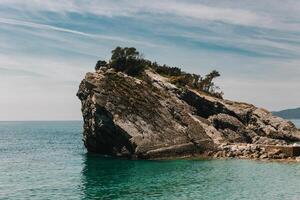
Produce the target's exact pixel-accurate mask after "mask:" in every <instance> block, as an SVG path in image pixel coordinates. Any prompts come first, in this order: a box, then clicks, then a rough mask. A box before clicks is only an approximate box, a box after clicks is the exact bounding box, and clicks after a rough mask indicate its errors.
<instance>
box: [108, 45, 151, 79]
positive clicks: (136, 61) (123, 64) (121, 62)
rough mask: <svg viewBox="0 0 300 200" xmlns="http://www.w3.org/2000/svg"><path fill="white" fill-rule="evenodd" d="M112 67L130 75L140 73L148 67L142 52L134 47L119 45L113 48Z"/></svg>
mask: <svg viewBox="0 0 300 200" xmlns="http://www.w3.org/2000/svg"><path fill="white" fill-rule="evenodd" d="M111 53H112V56H111V60H110V63H109V64H110V67H112V68H114V69H116V70H117V71H122V72H125V73H127V74H129V75H138V74H139V73H140V72H141V71H143V69H144V68H145V67H146V66H145V62H144V60H143V59H141V56H140V53H139V52H138V51H137V50H136V48H134V47H125V48H122V47H117V48H115V49H114V50H112V52H111Z"/></svg>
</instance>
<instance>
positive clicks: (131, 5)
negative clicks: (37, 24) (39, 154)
mask: <svg viewBox="0 0 300 200" xmlns="http://www.w3.org/2000/svg"><path fill="white" fill-rule="evenodd" d="M213 2H215V3H214V6H213V5H210V4H207V1H198V2H195V1H185V2H183V1H168V0H153V1H139V0H136V1H132V0H120V1H112V0H100V1H99V0H89V1H84V2H81V1H77V0H69V1H61V0H58V1H51V0H2V2H1V4H2V5H5V6H8V7H11V8H14V9H19V10H24V9H25V10H28V11H32V12H35V11H49V12H54V13H60V14H66V13H79V14H82V15H84V14H94V15H100V16H107V17H115V16H127V17H141V16H142V15H147V14H150V15H152V16H154V17H157V16H158V15H160V16H173V17H178V18H186V19H192V20H194V23H195V24H197V20H209V21H217V22H224V23H230V24H237V25H243V26H253V27H265V28H272V29H287V28H288V29H293V30H299V24H298V23H294V22H293V21H289V20H288V18H287V17H286V16H285V15H286V14H288V13H287V12H284V13H281V12H280V9H279V10H277V12H276V13H273V12H272V8H273V7H276V8H278V6H277V5H278V4H281V2H280V1H268V2H267V3H263V2H262V4H264V6H263V7H265V8H266V9H265V10H262V8H261V7H262V6H260V4H259V3H258V4H257V5H256V8H257V9H256V10H257V11H259V12H255V10H254V9H247V7H246V8H242V7H238V6H235V5H236V3H235V1H226V2H227V3H226V4H224V3H223V4H222V3H220V2H218V1H213ZM224 2H225V1H224ZM293 3H294V4H295V6H293V9H291V7H292V6H289V7H287V5H284V6H283V7H282V9H284V10H285V11H286V10H287V9H289V10H293V13H295V12H297V11H299V10H300V8H299V6H300V4H299V3H297V2H296V1H293ZM218 4H220V5H223V6H222V7H221V6H218ZM276 4H277V5H276ZM290 4H291V3H290ZM290 4H288V5H290ZM251 5H253V4H251ZM252 7H253V6H252ZM252 7H250V8H252ZM268 8H269V9H268ZM270 8H271V9H270ZM288 16H290V15H288Z"/></svg>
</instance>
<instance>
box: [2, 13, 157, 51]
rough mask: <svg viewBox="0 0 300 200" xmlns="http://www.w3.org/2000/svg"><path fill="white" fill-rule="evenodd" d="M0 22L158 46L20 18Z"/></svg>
mask: <svg viewBox="0 0 300 200" xmlns="http://www.w3.org/2000/svg"><path fill="white" fill-rule="evenodd" d="M0 23H2V24H9V25H16V26H23V27H28V28H35V29H43V30H52V31H59V32H63V33H70V34H75V35H79V36H84V37H88V38H93V39H99V40H110V41H117V42H123V43H132V44H140V45H145V46H151V47H156V46H159V45H155V44H153V43H148V42H142V41H137V40H131V39H128V38H122V37H114V36H108V35H100V34H91V33H86V32H82V31H77V30H72V29H67V28H61V27H56V26H52V25H46V24H39V23H34V22H28V21H22V20H15V19H7V18H0Z"/></svg>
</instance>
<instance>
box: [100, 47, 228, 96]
mask: <svg viewBox="0 0 300 200" xmlns="http://www.w3.org/2000/svg"><path fill="white" fill-rule="evenodd" d="M111 53H112V55H111V59H110V61H109V62H108V63H107V62H106V61H103V60H99V61H98V62H97V64H96V66H95V70H99V69H100V68H101V67H108V68H113V69H115V70H116V71H121V72H124V73H126V74H128V75H130V76H140V75H142V74H143V72H144V70H145V69H146V68H151V69H152V70H154V71H155V72H157V73H159V74H160V75H162V76H165V77H168V78H169V81H170V82H171V83H173V84H175V85H177V86H178V87H190V88H192V89H196V90H198V91H202V92H205V93H207V94H210V95H212V96H215V97H218V98H222V96H223V92H219V87H218V86H216V85H215V84H214V82H213V80H214V79H215V78H217V77H219V76H220V73H219V72H218V71H216V70H213V71H211V72H210V73H209V74H207V75H205V76H204V77H202V76H200V75H197V74H190V73H186V72H184V71H182V70H181V69H180V68H178V67H170V66H167V65H159V64H157V63H156V62H151V61H149V60H147V59H144V58H143V57H142V56H141V54H140V53H139V52H138V51H137V50H136V48H134V47H124V48H122V47H119V46H118V47H116V48H115V49H114V50H112V51H111Z"/></svg>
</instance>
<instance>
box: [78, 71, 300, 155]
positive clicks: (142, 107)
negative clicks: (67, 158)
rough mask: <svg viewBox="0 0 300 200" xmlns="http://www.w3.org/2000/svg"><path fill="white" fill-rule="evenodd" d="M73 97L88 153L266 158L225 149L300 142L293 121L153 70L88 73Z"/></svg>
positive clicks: (254, 152)
mask: <svg viewBox="0 0 300 200" xmlns="http://www.w3.org/2000/svg"><path fill="white" fill-rule="evenodd" d="M77 96H78V98H79V99H80V100H81V104H82V114H83V120H84V133H83V141H84V144H85V146H86V148H87V150H88V151H90V152H96V153H100V154H105V155H111V156H117V157H127V158H138V159H156V158H159V159H161V158H173V157H186V156H196V155H201V154H206V155H209V156H214V157H224V156H225V157H236V156H245V155H246V156H247V155H253V156H254V157H255V158H259V157H261V158H265V157H268V155H267V153H263V154H262V153H259V152H261V149H260V148H259V147H257V149H256V150H253V148H249V149H248V150H243V149H240V148H233V149H234V150H232V149H231V148H227V150H228V151H227V150H226V151H224V147H225V146H226V144H234V143H243V144H247V143H248V144H252V145H260V144H263V145H268V144H272V145H274V144H281V145H282V144H289V143H294V142H296V141H300V134H299V131H298V130H297V129H296V127H295V126H294V125H293V124H292V123H291V122H288V121H285V120H283V119H281V118H279V117H275V116H273V115H272V114H271V113H270V112H268V111H266V110H264V109H260V108H256V107H255V106H253V105H251V104H246V103H240V102H233V101H229V100H224V99H219V98H216V97H212V96H209V95H206V94H203V93H201V92H198V91H196V90H192V89H189V88H179V87H176V86H175V85H173V84H171V83H170V82H169V81H168V78H166V77H162V76H160V75H159V74H157V73H155V72H154V71H152V70H145V72H144V74H143V78H142V79H138V78H135V77H132V76H128V75H126V74H124V73H121V72H115V71H114V70H112V69H106V68H102V69H100V70H98V71H97V72H94V73H87V74H86V76H85V78H84V79H83V80H82V82H81V84H80V87H79V90H78V93H77ZM224 145H225V146H224ZM225 149H226V148H225ZM254 149H255V148H254ZM221 151H224V152H225V153H221ZM208 152H209V153H208ZM212 152H213V153H212ZM278 157H283V155H278Z"/></svg>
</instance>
